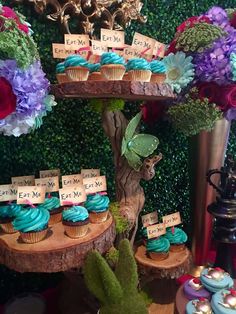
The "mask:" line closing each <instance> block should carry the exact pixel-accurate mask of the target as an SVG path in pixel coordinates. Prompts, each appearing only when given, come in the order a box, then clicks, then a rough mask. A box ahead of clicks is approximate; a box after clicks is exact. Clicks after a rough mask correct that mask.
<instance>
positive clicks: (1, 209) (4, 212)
mask: <svg viewBox="0 0 236 314" xmlns="http://www.w3.org/2000/svg"><path fill="white" fill-rule="evenodd" d="M20 211H21V206H20V205H17V204H15V203H12V204H9V205H4V206H0V217H1V218H14V217H16V216H17V215H18V214H19V212H20Z"/></svg>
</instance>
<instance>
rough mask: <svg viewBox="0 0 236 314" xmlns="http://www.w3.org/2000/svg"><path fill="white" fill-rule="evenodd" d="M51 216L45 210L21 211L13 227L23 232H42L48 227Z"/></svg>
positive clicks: (30, 209) (31, 209)
mask: <svg viewBox="0 0 236 314" xmlns="http://www.w3.org/2000/svg"><path fill="white" fill-rule="evenodd" d="M49 217H50V214H49V212H48V211H47V210H46V209H44V208H38V207H36V208H29V209H25V210H21V211H20V213H19V214H18V215H17V217H16V219H15V220H14V221H13V226H14V228H15V229H16V230H18V231H21V232H31V231H41V230H43V229H45V228H46V227H47V224H48V220H49Z"/></svg>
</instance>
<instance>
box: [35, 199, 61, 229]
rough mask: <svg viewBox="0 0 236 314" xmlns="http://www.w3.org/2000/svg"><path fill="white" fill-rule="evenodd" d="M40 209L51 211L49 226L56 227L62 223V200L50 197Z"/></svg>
mask: <svg viewBox="0 0 236 314" xmlns="http://www.w3.org/2000/svg"><path fill="white" fill-rule="evenodd" d="M38 208H44V209H46V210H48V211H49V213H50V219H49V222H48V223H49V225H54V224H56V223H58V222H60V221H61V219H62V215H61V213H62V210H63V207H62V206H61V204H60V200H59V198H58V197H56V196H48V197H47V198H45V201H44V203H43V204H40V205H39V206H38Z"/></svg>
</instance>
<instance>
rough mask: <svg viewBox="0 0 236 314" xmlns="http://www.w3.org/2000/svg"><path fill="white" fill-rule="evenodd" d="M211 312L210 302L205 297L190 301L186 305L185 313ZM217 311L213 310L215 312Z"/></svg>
mask: <svg viewBox="0 0 236 314" xmlns="http://www.w3.org/2000/svg"><path fill="white" fill-rule="evenodd" d="M196 313H202V314H203V313H204V314H213V311H212V308H211V304H210V302H209V301H208V300H207V299H205V298H200V299H196V300H193V301H190V302H188V303H187V305H186V314H196ZM217 313H218V312H215V314H217Z"/></svg>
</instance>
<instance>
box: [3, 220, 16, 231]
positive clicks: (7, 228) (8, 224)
mask: <svg viewBox="0 0 236 314" xmlns="http://www.w3.org/2000/svg"><path fill="white" fill-rule="evenodd" d="M0 226H1V228H2V230H3V231H4V232H5V233H16V232H17V230H15V229H14V227H13V224H12V222H6V223H1V224H0Z"/></svg>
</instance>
